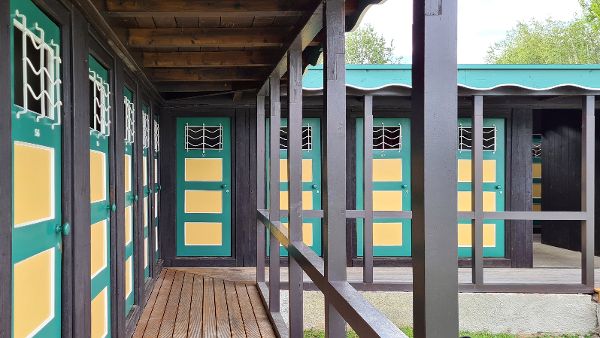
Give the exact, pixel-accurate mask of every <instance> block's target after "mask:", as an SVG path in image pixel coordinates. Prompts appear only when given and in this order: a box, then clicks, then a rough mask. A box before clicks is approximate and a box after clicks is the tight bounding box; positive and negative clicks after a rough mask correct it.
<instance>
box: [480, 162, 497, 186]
mask: <svg viewBox="0 0 600 338" xmlns="http://www.w3.org/2000/svg"><path fill="white" fill-rule="evenodd" d="M483 182H484V183H494V182H496V160H483Z"/></svg>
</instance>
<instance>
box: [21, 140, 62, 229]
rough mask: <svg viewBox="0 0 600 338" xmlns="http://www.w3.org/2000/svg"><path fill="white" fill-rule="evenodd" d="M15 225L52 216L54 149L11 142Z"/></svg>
mask: <svg viewBox="0 0 600 338" xmlns="http://www.w3.org/2000/svg"><path fill="white" fill-rule="evenodd" d="M13 156H14V164H13V165H14V181H13V184H14V206H13V208H14V223H15V228H18V227H22V226H26V225H29V224H32V223H38V222H41V221H45V220H50V219H53V218H54V149H52V148H47V147H43V146H38V145H33V144H29V143H23V142H15V144H14V154H13Z"/></svg>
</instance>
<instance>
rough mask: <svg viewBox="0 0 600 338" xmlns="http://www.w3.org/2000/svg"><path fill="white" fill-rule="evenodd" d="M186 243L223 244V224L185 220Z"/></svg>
mask: <svg viewBox="0 0 600 338" xmlns="http://www.w3.org/2000/svg"><path fill="white" fill-rule="evenodd" d="M184 227H185V245H223V224H221V223H217V222H185V224H184Z"/></svg>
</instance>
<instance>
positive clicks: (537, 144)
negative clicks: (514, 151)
mask: <svg viewBox="0 0 600 338" xmlns="http://www.w3.org/2000/svg"><path fill="white" fill-rule="evenodd" d="M531 157H532V171H533V172H532V177H533V185H532V187H531V191H532V195H533V205H532V210H533V211H542V135H540V134H535V135H533V145H532V147H531ZM541 224H542V223H541V222H540V221H533V225H534V226H536V227H539V226H541Z"/></svg>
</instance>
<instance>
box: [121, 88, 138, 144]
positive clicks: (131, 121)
mask: <svg viewBox="0 0 600 338" xmlns="http://www.w3.org/2000/svg"><path fill="white" fill-rule="evenodd" d="M123 101H124V104H125V143H126V144H133V143H134V142H135V105H134V104H133V102H131V100H129V98H128V97H127V96H124V100H123Z"/></svg>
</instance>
